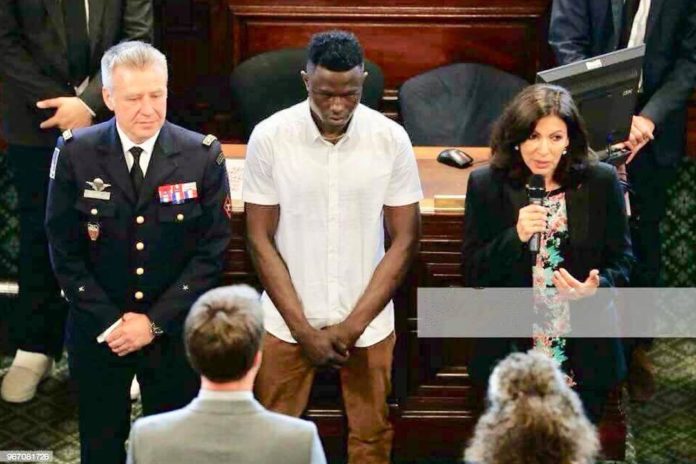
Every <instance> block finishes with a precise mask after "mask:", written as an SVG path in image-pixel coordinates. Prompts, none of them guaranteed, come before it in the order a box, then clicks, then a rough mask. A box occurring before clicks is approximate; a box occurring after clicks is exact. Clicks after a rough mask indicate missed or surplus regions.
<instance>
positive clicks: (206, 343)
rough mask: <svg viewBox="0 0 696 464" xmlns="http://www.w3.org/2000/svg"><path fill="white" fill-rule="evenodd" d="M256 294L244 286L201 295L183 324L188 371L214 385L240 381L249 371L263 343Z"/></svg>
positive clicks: (261, 322) (261, 316)
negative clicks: (197, 374) (195, 373)
mask: <svg viewBox="0 0 696 464" xmlns="http://www.w3.org/2000/svg"><path fill="white" fill-rule="evenodd" d="M263 333H264V329H263V314H262V310H261V306H260V304H259V294H258V292H256V290H254V289H253V288H251V287H249V286H247V285H234V286H228V287H220V288H216V289H213V290H210V291H208V292H206V293H204V294H203V295H202V296H201V297H200V298H199V299H198V300H197V301H196V302H195V303H194V304H193V306H192V307H191V311H190V312H189V314H188V317H187V318H186V322H185V324H184V342H185V345H186V354H187V355H188V358H189V362H190V363H191V367H193V369H194V370H195V371H197V372H198V373H199V374H201V375H202V376H204V377H205V378H207V379H208V380H211V381H213V382H216V383H224V382H231V381H234V380H239V379H241V378H242V377H244V376H245V375H246V374H247V372H249V370H250V369H251V368H252V367H253V365H254V359H255V357H256V354H257V353H258V352H259V350H260V348H261V342H262V340H263Z"/></svg>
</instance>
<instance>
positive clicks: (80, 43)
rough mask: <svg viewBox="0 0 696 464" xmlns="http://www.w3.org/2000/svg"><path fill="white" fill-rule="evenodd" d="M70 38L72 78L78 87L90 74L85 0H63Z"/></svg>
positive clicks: (68, 38) (66, 29)
mask: <svg viewBox="0 0 696 464" xmlns="http://www.w3.org/2000/svg"><path fill="white" fill-rule="evenodd" d="M61 4H62V7H63V18H64V21H65V36H66V38H67V40H68V64H69V65H70V79H71V81H72V84H73V85H74V86H75V87H77V86H79V85H80V84H81V83H82V81H84V80H85V77H87V76H88V75H89V37H87V13H86V11H85V0H61Z"/></svg>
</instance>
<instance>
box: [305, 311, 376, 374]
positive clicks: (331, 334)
mask: <svg viewBox="0 0 696 464" xmlns="http://www.w3.org/2000/svg"><path fill="white" fill-rule="evenodd" d="M361 334H362V330H361V329H360V328H358V327H355V326H354V325H353V324H352V323H351V322H349V321H348V320H345V321H343V322H340V323H338V324H335V325H330V326H327V327H324V328H322V329H315V328H309V329H307V330H305V331H304V332H302V333H299V334H297V335H296V336H295V338H296V340H297V342H298V343H299V344H300V346H302V349H303V350H304V354H305V356H307V358H308V359H309V360H310V362H311V363H312V364H313V365H315V366H317V367H332V368H334V369H340V368H341V367H342V366H343V365H344V364H345V363H346V362H347V361H348V358H349V357H350V350H351V349H352V348H353V346H355V342H356V341H357V340H358V338H360V335H361Z"/></svg>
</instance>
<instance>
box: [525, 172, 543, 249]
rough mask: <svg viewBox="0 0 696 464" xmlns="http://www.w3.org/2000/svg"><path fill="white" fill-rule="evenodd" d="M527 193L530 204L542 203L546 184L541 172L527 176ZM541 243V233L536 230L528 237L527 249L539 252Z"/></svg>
mask: <svg viewBox="0 0 696 464" xmlns="http://www.w3.org/2000/svg"><path fill="white" fill-rule="evenodd" d="M527 195H529V204H530V205H540V206H541V205H542V204H543V203H544V197H545V196H546V185H545V183H544V176H542V175H541V174H532V175H531V176H529V182H528V184H527ZM540 243H541V233H539V232H537V233H535V234H534V235H532V238H530V239H529V251H531V252H532V253H539V244H540Z"/></svg>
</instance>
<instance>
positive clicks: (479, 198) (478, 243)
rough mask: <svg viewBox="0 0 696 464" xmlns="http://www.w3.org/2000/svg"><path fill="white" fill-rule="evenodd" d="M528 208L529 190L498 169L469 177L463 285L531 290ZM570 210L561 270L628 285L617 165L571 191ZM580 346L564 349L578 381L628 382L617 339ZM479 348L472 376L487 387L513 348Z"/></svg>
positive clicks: (572, 342)
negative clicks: (521, 229)
mask: <svg viewBox="0 0 696 464" xmlns="http://www.w3.org/2000/svg"><path fill="white" fill-rule="evenodd" d="M527 204H528V198H527V192H526V190H525V188H524V187H523V186H521V185H520V186H515V185H513V184H512V183H511V182H510V181H508V180H507V179H506V177H505V175H504V174H503V173H502V172H501V171H497V170H494V169H492V168H491V167H489V166H486V167H484V168H481V169H477V170H475V171H474V172H472V173H471V176H470V177H469V184H468V187H467V193H466V209H465V212H464V240H463V247H462V275H463V277H464V285H465V286H467V287H513V288H521V287H531V286H532V257H531V254H530V253H529V249H528V246H527V244H525V243H523V242H521V241H520V239H519V237H518V235H517V231H516V224H517V216H518V212H519V210H520V208H522V207H524V206H526V205H527ZM566 208H567V214H568V234H569V244H568V247H567V250H566V255H565V256H564V263H563V267H565V268H566V269H567V270H568V272H570V273H571V275H573V276H574V277H575V278H577V279H579V280H584V279H585V278H587V275H588V274H589V272H590V270H592V269H598V270H599V271H600V286H601V287H617V286H624V285H626V283H627V281H628V276H629V273H630V268H631V265H632V263H633V256H632V253H631V240H630V235H629V229H628V221H627V218H626V211H625V205H624V199H623V194H622V192H621V186H620V185H619V181H618V178H617V176H616V173H615V171H614V169H613V167H611V166H609V165H606V164H603V163H599V164H596V165H592V166H590V167H589V168H588V169H587V171H586V173H585V175H584V177H583V179H582V181H581V182H580V183H579V184H578V185H576V186H573V187H568V188H567V190H566ZM572 307H573V305H571V308H572ZM606 318H607V323H613V324H615V323H616V321H615V314H614V310H613V307H608V308H607V310H606ZM571 324H572V318H571ZM578 340H580V339H572V338H571V339H569V340H568V344H567V353H568V355H569V358H570V359H569V363H570V367H571V368H572V369H573V371H574V372H575V373H576V375H577V378H578V383H584V384H585V385H591V386H595V387H603V386H608V385H612V384H613V383H615V382H616V381H618V380H619V379H621V378H622V377H623V375H624V373H625V365H624V361H623V356H622V353H621V347H620V344H619V343H618V341H617V340H615V339H582V340H583V342H582V343H577V341H578ZM476 345H477V347H479V348H482V349H477V350H475V353H474V355H473V359H472V365H471V366H470V374H471V375H472V377H473V378H474V380H478V381H480V382H484V383H485V382H486V381H487V379H488V376H489V375H490V371H491V369H492V367H493V365H494V364H495V363H496V362H497V361H498V360H499V359H501V358H502V357H504V356H505V355H506V354H507V353H509V352H510V344H509V343H507V341H505V340H502V339H499V340H489V341H486V342H482V343H477V344H476ZM597 357H602V362H597Z"/></svg>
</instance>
